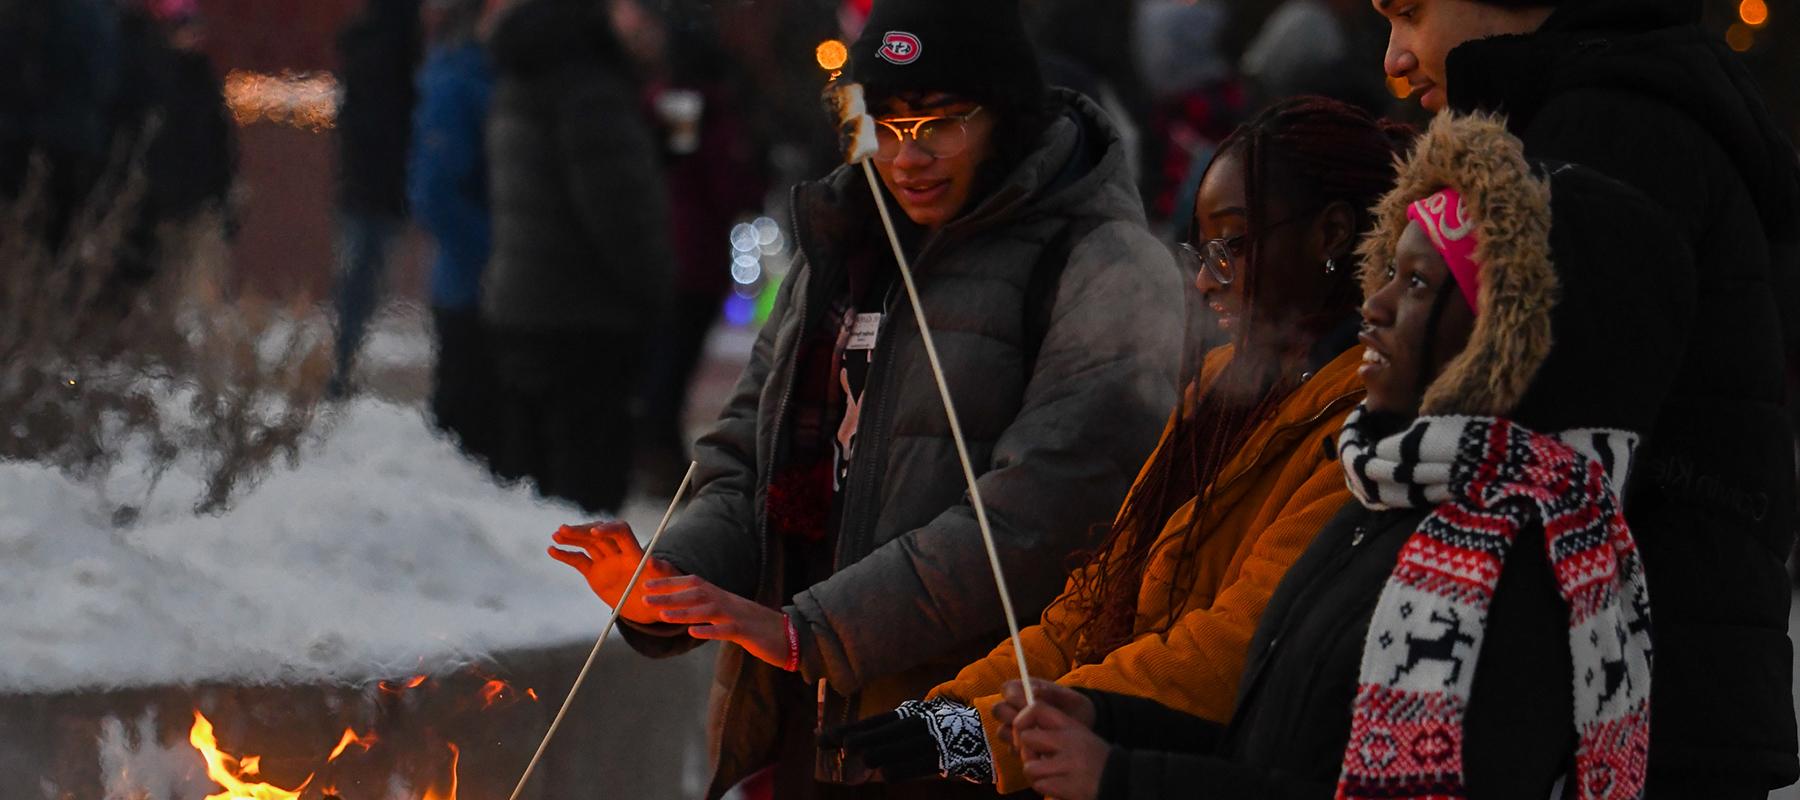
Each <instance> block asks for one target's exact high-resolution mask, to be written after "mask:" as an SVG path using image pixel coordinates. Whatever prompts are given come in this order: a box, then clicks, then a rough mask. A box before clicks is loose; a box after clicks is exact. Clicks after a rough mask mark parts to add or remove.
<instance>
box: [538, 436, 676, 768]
mask: <svg viewBox="0 0 1800 800" xmlns="http://www.w3.org/2000/svg"><path fill="white" fill-rule="evenodd" d="M699 466H700V465H699V463H697V462H690V463H689V464H688V468H687V474H686V475H683V476H681V485H680V486H677V487H675V496H674V497H673V498H670V499H669V509H668V510H667V511H664V512H663V517H662V522H660V523H657V526H656V533H653V534H651V535H650V541H649V543H647V544H645V545H644V556H643V557H642V558H640V559H638V564H637V569H635V570H633V571H632V573H631V579H630V580H627V581H626V582H625V590H624V592H623V593H621V594H620V595H619V602H617V603H614V604H613V609H612V614H611V615H609V616H608V617H607V618H606V627H605V628H603V629H601V631H600V638H599V639H598V640H597V641H595V642H594V649H593V650H591V651H589V652H588V657H587V663H586V664H583V665H581V672H579V673H577V674H576V675H575V683H574V685H572V686H570V687H569V694H568V696H567V697H564V698H563V703H562V708H560V709H557V712H556V717H555V718H553V719H551V720H550V729H549V730H546V731H544V740H543V741H541V742H539V743H538V748H537V752H536V753H534V754H532V756H531V762H530V763H528V764H526V765H525V774H523V775H520V776H519V783H518V785H517V786H514V787H513V791H512V794H511V795H510V796H509V797H508V800H519V794H520V793H521V792H523V791H525V784H526V783H527V782H528V781H530V780H531V773H532V772H533V771H534V770H536V769H537V765H538V762H539V761H542V760H543V758H544V750H545V749H547V748H549V747H550V738H551V737H553V736H555V735H556V729H557V728H558V727H560V726H561V725H562V721H563V717H565V716H567V715H568V713H569V707H570V706H571V705H573V704H574V702H575V693H576V692H579V691H581V684H582V682H583V681H586V680H587V676H588V671H589V670H592V669H593V668H594V662H595V661H596V660H598V659H599V657H600V646H601V645H603V644H606V639H607V637H609V636H611V635H612V631H613V626H615V625H617V624H618V623H619V614H620V612H622V611H623V610H624V609H625V603H626V601H628V600H630V599H631V590H632V589H635V588H637V582H638V578H639V577H640V576H642V575H643V574H644V567H645V565H647V564H649V563H650V556H651V554H652V553H655V552H656V542H657V540H658V539H661V538H662V535H663V531H665V530H668V528H669V518H670V517H673V516H674V515H675V507H676V506H678V505H680V504H681V497H682V495H684V494H687V488H688V484H689V483H691V482H692V481H693V480H694V470H695V469H697V468H699Z"/></svg>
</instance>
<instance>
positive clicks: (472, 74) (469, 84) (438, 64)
mask: <svg viewBox="0 0 1800 800" xmlns="http://www.w3.org/2000/svg"><path fill="white" fill-rule="evenodd" d="M491 5H494V1H493V0H429V1H428V2H427V3H426V6H425V12H426V17H427V23H428V25H429V27H430V32H431V39H432V43H431V46H430V49H429V50H428V52H427V53H426V57H425V66H424V68H423V69H422V70H421V71H420V72H419V79H418V96H419V105H418V108H417V109H416V110H415V112H414V115H413V134H412V136H413V139H412V147H411V153H410V163H409V164H408V166H407V194H408V201H409V203H410V204H411V206H412V211H413V217H414V218H415V219H416V220H417V221H418V224H419V227H420V228H422V229H423V230H424V231H425V233H426V234H427V235H429V236H430V237H431V239H432V241H433V242H434V243H435V244H436V246H437V255H436V257H435V259H434V260H433V262H432V267H431V317H432V322H433V324H434V326H435V328H436V331H437V364H436V366H435V368H434V370H433V374H432V390H431V415H432V418H433V419H434V420H435V422H436V424H437V425H438V427H439V428H441V429H442V430H444V431H445V432H446V433H449V434H451V435H452V436H455V437H456V438H457V439H459V440H460V442H461V444H462V447H463V449H464V451H466V452H467V453H468V454H469V455H471V456H475V457H477V458H481V459H487V458H490V457H491V456H492V455H493V452H494V447H495V443H496V439H497V436H498V434H497V432H496V431H495V422H494V420H495V418H496V415H497V411H498V404H497V400H496V398H495V396H494V378H493V365H492V359H491V357H490V356H489V354H488V346H487V342H486V337H485V336H484V335H483V332H482V327H481V306H480V301H481V274H482V271H483V269H485V268H486V266H487V261H488V254H489V252H490V250H491V248H492V238H493V233H492V230H493V225H492V221H491V220H490V219H489V216H488V215H489V205H488V192H487V157H486V153H485V147H486V143H485V136H484V135H483V127H484V126H485V125H486V122H487V113H488V105H489V102H490V100H491V97H492V95H493V88H494V75H493V68H492V67H491V66H490V65H489V63H488V57H487V52H486V51H485V50H484V49H483V48H482V46H481V42H480V40H479V37H478V35H477V34H478V31H479V29H480V28H481V25H482V21H483V20H484V19H485V18H486V16H487V12H488V11H489V6H491Z"/></svg>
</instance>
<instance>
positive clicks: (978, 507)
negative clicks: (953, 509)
mask: <svg viewBox="0 0 1800 800" xmlns="http://www.w3.org/2000/svg"><path fill="white" fill-rule="evenodd" d="M825 99H826V103H827V104H828V105H830V106H831V108H832V111H834V112H835V116H836V118H837V122H838V132H839V134H840V136H842V137H843V138H845V139H847V142H846V147H845V160H846V161H847V162H848V163H851V164H857V163H860V164H862V168H863V177H865V178H867V179H868V181H869V191H870V193H872V194H873V195H874V196H875V210H876V211H877V212H879V213H880V214H881V226H882V227H883V228H884V229H886V230H887V238H888V244H889V245H890V246H892V247H893V249H894V261H895V262H896V263H897V264H899V265H900V279H901V281H903V282H904V283H905V284H906V297H907V299H908V300H910V301H912V310H913V319H914V320H916V321H917V322H918V324H919V338H920V339H922V340H924V342H925V358H926V360H928V361H930V362H931V376H932V378H934V379H935V380H936V381H937V388H938V396H939V397H941V398H943V401H944V416H945V417H946V418H948V419H949V421H950V438H951V440H953V441H954V442H955V443H956V457H957V459H958V460H959V461H961V462H962V470H963V480H964V481H965V482H967V483H968V486H969V504H970V505H971V506H973V507H974V508H975V524H976V526H977V527H979V528H980V529H981V543H982V545H983V546H984V547H986V548H987V559H988V566H989V567H991V568H992V569H993V571H994V587H995V588H996V589H997V590H999V592H1000V608H1001V611H1002V613H1004V614H1005V616H1006V630H1007V633H1008V634H1010V635H1011V636H1012V639H1011V641H1012V651H1013V657H1014V658H1015V659H1017V660H1018V663H1019V681H1020V682H1021V683H1022V684H1023V685H1024V687H1025V705H1027V706H1029V705H1031V704H1032V703H1033V702H1034V701H1035V700H1036V699H1037V698H1036V696H1035V694H1034V693H1033V692H1032V690H1031V674H1030V672H1029V670H1028V668H1027V667H1026V665H1025V651H1024V649H1023V648H1021V647H1020V645H1019V623H1018V621H1017V620H1016V618H1015V617H1014V616H1013V604H1012V593H1011V592H1009V591H1007V588H1006V572H1005V571H1004V570H1002V569H1001V568H1000V551H999V550H998V549H997V548H996V547H995V546H994V530H993V528H992V527H990V526H989V525H988V515H987V505H986V504H985V503H983V502H982V501H981V487H980V486H979V485H977V484H976V482H975V466H974V463H973V462H972V461H970V459H969V446H968V444H967V443H966V442H965V441H964V440H963V432H962V423H961V422H960V421H959V419H958V417H957V415H956V404H955V403H954V402H953V401H952V400H951V399H950V384H949V382H948V381H947V380H945V378H944V365H943V363H942V362H941V361H939V360H938V351H937V343H936V342H934V341H933V340H932V337H931V326H930V325H929V324H927V323H926V321H925V306H924V305H923V304H921V303H920V302H919V289H918V286H917V285H916V284H914V283H913V274H912V267H911V266H910V265H909V264H908V263H907V261H906V252H905V251H904V250H902V249H901V247H900V236H899V235H898V234H897V233H895V232H894V219H893V217H892V216H890V214H889V212H888V207H887V197H886V196H884V195H882V193H881V181H880V180H879V179H878V178H877V177H876V175H875V167H874V166H873V165H872V164H871V163H870V160H871V159H872V158H874V156H875V151H876V149H877V147H878V145H877V144H876V142H875V118H874V117H873V116H870V115H869V110H868V105H867V103H866V101H865V100H864V98H863V91H862V85H861V84H856V83H846V82H844V81H833V82H832V85H830V86H828V87H826V89H825ZM902 144H904V143H902Z"/></svg>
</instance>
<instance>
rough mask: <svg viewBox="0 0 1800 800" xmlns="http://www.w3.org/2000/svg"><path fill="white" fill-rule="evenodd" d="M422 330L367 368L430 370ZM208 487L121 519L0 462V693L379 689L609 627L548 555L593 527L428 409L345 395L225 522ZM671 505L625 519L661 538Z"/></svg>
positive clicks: (170, 487)
mask: <svg viewBox="0 0 1800 800" xmlns="http://www.w3.org/2000/svg"><path fill="white" fill-rule="evenodd" d="M424 337H425V333H424V329H423V327H422V326H421V325H418V324H408V323H407V321H406V320H401V321H399V322H395V321H394V320H392V319H390V320H387V321H386V323H385V324H383V325H382V326H380V327H378V329H377V331H376V333H375V335H374V337H373V338H372V340H371V342H370V346H369V351H368V355H369V356H370V358H368V359H367V362H368V365H369V366H371V367H373V368H376V369H379V368H381V367H382V366H384V365H386V366H392V365H405V364H409V363H410V364H417V363H419V362H420V361H422V360H425V359H428V358H429V354H430V346H429V342H428V340H426V339H425V338H424ZM743 344H744V342H742V341H741V337H739V338H736V339H734V338H731V337H730V335H727V336H726V337H725V339H724V341H723V342H722V343H720V344H716V347H724V348H725V349H726V350H733V349H736V348H738V347H741V346H742V345H743ZM744 349H746V350H747V348H744ZM727 356H729V353H727ZM120 472H122V473H127V474H128V473H130V470H129V468H127V469H124V470H121V471H120ZM197 495H198V485H197V484H196V483H195V479H194V478H193V477H192V476H191V475H189V474H186V473H183V472H181V471H180V470H179V469H177V470H175V471H172V473H171V474H170V475H167V476H165V477H164V479H163V485H161V486H160V487H159V488H158V490H157V491H156V492H155V494H153V495H152V497H151V500H150V501H149V503H148V504H147V505H146V506H145V507H144V508H143V510H142V514H141V517H140V518H139V520H138V521H137V523H136V524H135V525H132V526H130V527H128V528H115V527H113V526H112V525H111V524H110V517H111V513H110V507H109V505H108V502H107V501H105V500H103V499H102V498H101V497H100V496H99V494H98V493H97V492H96V491H95V489H94V488H93V487H90V486H87V485H84V484H80V483H77V482H75V481H73V480H71V479H69V478H67V477H65V476H64V475H62V474H60V473H58V472H56V471H55V470H52V469H49V468H46V467H43V466H39V465H36V464H24V463H0V608H5V609H6V613H5V614H0V692H54V691H64V690H71V689H78V688H98V687H128V686H150V685H163V684H185V683H193V682H200V681H215V680H217V681H233V682H264V681H284V682H285V681H314V680H333V681H335V680H352V681H354V680H366V679H369V678H376V677H390V676H394V675H400V674H408V673H411V672H418V671H427V670H432V669H441V668H447V667H451V666H454V665H456V664H459V663H463V662H467V661H469V660H472V659H475V658H477V657H478V656H480V655H481V654H484V653H490V652H496V651H500V650H505V649H509V648H520V647H531V646H540V645H548V644H562V643H568V642H573V641H581V640H591V639H592V638H593V637H594V636H595V635H597V633H598V632H599V630H600V628H601V627H602V626H603V624H604V622H605V618H606V613H607V608H606V607H605V606H604V605H603V604H601V603H600V602H599V601H598V600H596V599H595V598H594V596H593V595H592V594H591V593H590V592H589V591H588V589H587V587H586V585H585V584H584V583H583V581H582V580H581V578H580V576H579V575H577V574H576V573H575V572H573V571H572V570H570V569H569V568H568V567H565V566H563V565H561V564H558V563H556V562H553V561H551V560H550V559H549V558H548V557H547V556H545V555H544V547H545V546H547V545H548V544H549V536H550V533H551V531H553V530H554V529H555V528H556V526H557V525H559V524H561V523H565V522H574V521H580V520H581V519H582V517H583V515H582V514H581V513H580V512H579V511H578V510H577V509H575V508H574V507H572V506H569V505H566V504H562V503H556V502H547V501H544V500H542V499H539V498H537V497H536V496H534V494H533V492H532V490H531V489H530V487H529V486H511V487H506V486H500V485H497V484H496V482H495V481H494V480H493V479H492V478H491V477H490V476H489V474H488V473H487V472H486V471H484V470H483V469H482V468H481V467H480V466H478V465H477V464H475V463H472V462H471V461H469V460H468V459H467V458H465V457H464V456H462V455H461V454H460V453H459V452H458V451H457V449H456V447H455V446H454V445H453V444H452V443H451V442H449V441H447V440H445V439H444V438H442V437H441V436H440V435H438V434H437V433H436V432H435V431H433V430H432V429H431V428H430V426H429V425H428V424H427V423H426V422H425V420H424V418H423V416H422V413H421V411H420V410H419V408H418V404H417V403H395V402H390V401H387V400H381V399H372V398H369V397H359V398H356V399H353V400H351V401H350V402H348V403H347V404H345V405H344V406H343V407H342V408H340V409H338V410H337V411H336V412H335V413H334V414H333V415H332V418H331V419H330V420H329V424H328V425H326V426H325V427H324V428H323V429H322V430H321V433H320V436H319V437H317V440H316V441H314V442H312V443H311V444H310V445H309V446H308V447H307V449H306V453H305V456H304V458H303V460H302V461H301V463H300V465H299V466H298V468H295V469H289V468H288V467H287V466H286V465H285V464H277V465H276V466H275V467H274V469H273V470H272V472H271V473H270V474H269V476H268V477H267V479H266V480H264V481H263V482H262V483H261V484H260V485H259V486H257V487H256V488H255V489H254V490H252V491H250V492H248V493H247V494H245V495H244V496H243V497H242V498H240V499H239V500H238V501H237V502H236V503H235V505H234V506H233V507H232V508H231V509H230V510H229V511H227V512H225V513H222V514H219V515H217V516H206V517H195V516H194V515H193V514H192V512H191V511H190V505H191V503H192V502H193V498H194V497H196V496H197ZM664 502H666V500H664V499H662V498H649V497H639V498H634V500H633V501H632V502H631V503H630V504H629V505H628V507H627V509H626V513H625V515H624V516H625V517H626V518H627V519H629V520H631V521H632V522H633V523H634V524H635V525H636V526H637V527H638V528H639V530H640V535H646V536H647V535H648V533H649V532H650V530H652V529H653V528H654V526H655V524H656V522H657V520H658V519H659V518H660V516H661V514H662V509H663V503H664Z"/></svg>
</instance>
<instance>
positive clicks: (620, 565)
mask: <svg viewBox="0 0 1800 800" xmlns="http://www.w3.org/2000/svg"><path fill="white" fill-rule="evenodd" d="M550 538H551V541H554V542H555V543H556V544H557V545H560V546H559V547H551V548H550V549H549V552H550V557H551V558H554V559H556V560H557V561H561V562H562V563H564V564H568V565H569V566H571V567H574V568H575V570H576V571H578V572H580V573H581V574H582V577H584V578H586V579H587V583H588V588H590V589H592V590H593V591H594V594H595V595H598V596H599V597H600V599H601V600H603V601H605V602H606V604H607V605H610V606H614V607H617V606H618V605H619V597H620V596H621V595H623V594H624V593H625V584H626V583H627V582H629V581H630V580H631V573H632V572H633V571H634V570H636V569H637V565H638V562H639V561H640V560H642V559H643V557H644V548H643V547H642V546H640V545H639V544H638V540H637V535H636V534H634V533H632V531H631V526H630V525H628V524H626V523H624V522H596V523H592V524H588V525H564V526H562V527H560V528H557V529H556V533H555V534H553V535H552V536H551V537H550ZM565 547H573V548H580V551H579V552H577V551H575V550H565V549H563V548H565ZM681 574H682V573H681V572H680V571H678V570H676V569H675V568H674V567H671V566H669V565H668V564H667V563H665V562H663V561H662V560H660V559H654V558H653V559H650V563H648V564H646V565H644V575H643V577H641V578H639V579H638V580H639V582H640V583H641V582H643V581H647V580H651V579H653V578H672V577H677V576H680V575H681ZM631 595H632V596H631V597H630V598H629V599H628V600H627V601H626V603H625V606H624V608H623V609H621V611H620V615H621V616H623V617H624V618H626V619H628V620H631V621H633V622H640V623H652V622H657V621H659V619H658V610H657V609H653V608H651V607H649V606H648V605H645V604H644V601H643V596H644V593H643V592H639V591H633V592H632V593H631Z"/></svg>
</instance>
